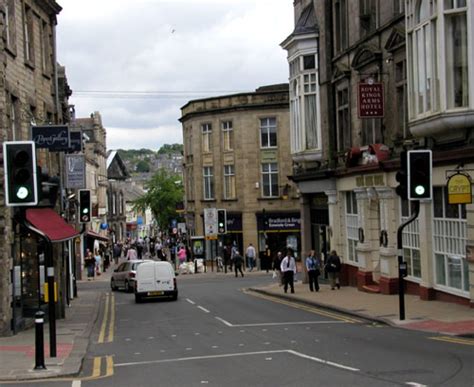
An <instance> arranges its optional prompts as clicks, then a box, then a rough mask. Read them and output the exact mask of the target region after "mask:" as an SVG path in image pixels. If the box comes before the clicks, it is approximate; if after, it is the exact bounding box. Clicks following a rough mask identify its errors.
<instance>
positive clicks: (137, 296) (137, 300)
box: [135, 294, 142, 304]
mask: <svg viewBox="0 0 474 387" xmlns="http://www.w3.org/2000/svg"><path fill="white" fill-rule="evenodd" d="M135 302H136V303H137V304H140V303H141V302H142V298H141V296H140V295H139V294H135Z"/></svg>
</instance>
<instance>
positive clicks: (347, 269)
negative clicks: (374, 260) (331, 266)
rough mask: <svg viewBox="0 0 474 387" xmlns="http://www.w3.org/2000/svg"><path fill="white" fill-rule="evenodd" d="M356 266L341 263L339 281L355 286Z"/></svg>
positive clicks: (344, 284) (345, 284) (342, 283)
mask: <svg viewBox="0 0 474 387" xmlns="http://www.w3.org/2000/svg"><path fill="white" fill-rule="evenodd" d="M358 270H359V269H358V268H357V267H356V266H352V265H344V264H342V267H341V273H340V278H339V279H340V281H341V285H343V286H357V272H358Z"/></svg>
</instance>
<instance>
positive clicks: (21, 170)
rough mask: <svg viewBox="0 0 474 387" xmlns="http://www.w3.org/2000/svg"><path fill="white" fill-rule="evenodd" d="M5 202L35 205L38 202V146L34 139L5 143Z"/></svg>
mask: <svg viewBox="0 0 474 387" xmlns="http://www.w3.org/2000/svg"><path fill="white" fill-rule="evenodd" d="M3 157H4V159H3V162H4V169H5V198H6V200H5V204H6V205H7V206H10V207H14V206H35V205H36V204H37V203H38V186H37V177H36V147H35V143H34V142H33V141H6V142H4V143H3Z"/></svg>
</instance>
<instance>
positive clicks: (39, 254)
mask: <svg viewBox="0 0 474 387" xmlns="http://www.w3.org/2000/svg"><path fill="white" fill-rule="evenodd" d="M60 11H61V7H60V6H59V5H58V4H57V3H56V2H55V1H52V0H50V1H29V2H22V1H15V0H5V1H3V2H2V5H1V7H0V30H1V39H0V47H1V49H0V79H1V82H0V85H1V86H0V140H1V142H2V143H3V142H4V141H20V140H21V141H25V140H31V131H30V128H31V126H32V125H34V124H37V125H40V124H47V125H50V124H64V123H67V120H68V117H67V116H66V115H64V112H65V111H67V105H68V103H67V98H68V96H69V95H70V90H69V87H68V85H67V79H66V76H65V72H64V68H63V69H62V71H61V75H59V68H58V67H59V66H58V64H57V62H56V45H55V34H56V24H57V20H56V18H57V15H58V14H59V12H60ZM2 152H3V150H1V149H0V155H1V157H0V159H1V162H0V182H1V188H0V229H1V230H0V235H1V237H0V238H1V240H0V335H9V334H12V333H15V332H17V331H19V330H21V329H24V328H25V327H26V326H29V325H31V324H32V321H33V316H34V313H35V312H36V311H37V310H38V309H44V308H45V307H46V304H45V302H44V301H45V300H44V287H43V284H44V280H43V279H44V278H45V274H46V273H45V262H44V256H45V245H44V240H43V239H41V238H39V236H38V234H35V233H32V232H31V231H30V230H28V229H26V228H25V227H24V226H20V225H19V224H18V223H17V222H16V221H15V220H14V218H13V215H14V214H15V213H17V212H18V209H17V208H12V207H6V206H5V196H4V172H5V171H4V170H3V157H4V155H3V153H2ZM36 156H37V162H38V165H39V166H41V168H42V171H43V172H45V171H47V172H48V173H49V175H50V176H55V175H56V174H58V173H59V172H60V164H61V163H60V161H61V155H60V154H59V153H53V152H49V151H47V150H44V149H37V154H36ZM58 206H59V203H58V204H57V205H56V207H58ZM38 210H39V211H43V210H46V211H47V213H48V217H47V219H48V222H57V224H64V225H65V228H66V229H67V230H68V231H71V235H70V236H71V237H72V236H74V235H76V234H75V230H74V229H73V228H72V227H70V226H68V225H67V224H65V223H64V221H63V220H62V218H61V217H60V216H59V215H58V214H57V213H56V212H55V211H54V209H27V210H26V211H25V213H26V219H27V221H28V222H30V223H32V222H36V220H37V218H38V216H37V215H38ZM41 226H42V227H46V229H44V228H42V227H39V229H40V230H41V231H42V232H44V233H45V234H46V235H47V236H48V237H49V239H51V240H52V241H53V242H54V243H52V246H53V249H52V250H53V262H54V263H55V265H54V266H55V273H56V275H55V280H56V282H57V284H58V303H57V308H56V315H57V316H58V317H61V316H63V315H64V310H65V306H66V303H67V302H68V300H69V298H71V297H72V291H71V286H70V285H71V281H70V277H69V275H68V274H65V273H69V272H70V270H69V268H68V267H66V266H67V265H68V263H67V262H68V260H67V259H63V258H65V257H67V256H68V254H69V251H70V250H68V242H63V241H62V240H55V239H54V236H53V235H51V234H50V233H49V231H50V230H48V229H47V225H44V224H41ZM63 263H64V265H63Z"/></svg>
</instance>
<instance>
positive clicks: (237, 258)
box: [233, 250, 244, 277]
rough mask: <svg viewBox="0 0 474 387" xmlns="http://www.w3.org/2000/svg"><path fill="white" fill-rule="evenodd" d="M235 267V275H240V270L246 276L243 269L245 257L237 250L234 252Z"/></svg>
mask: <svg viewBox="0 0 474 387" xmlns="http://www.w3.org/2000/svg"><path fill="white" fill-rule="evenodd" d="M233 260H234V268H235V276H236V277H238V273H237V272H238V271H240V274H241V275H242V277H243V276H244V272H243V271H242V264H243V262H244V258H243V257H242V256H241V255H240V253H239V251H237V250H235V254H234V258H233Z"/></svg>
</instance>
